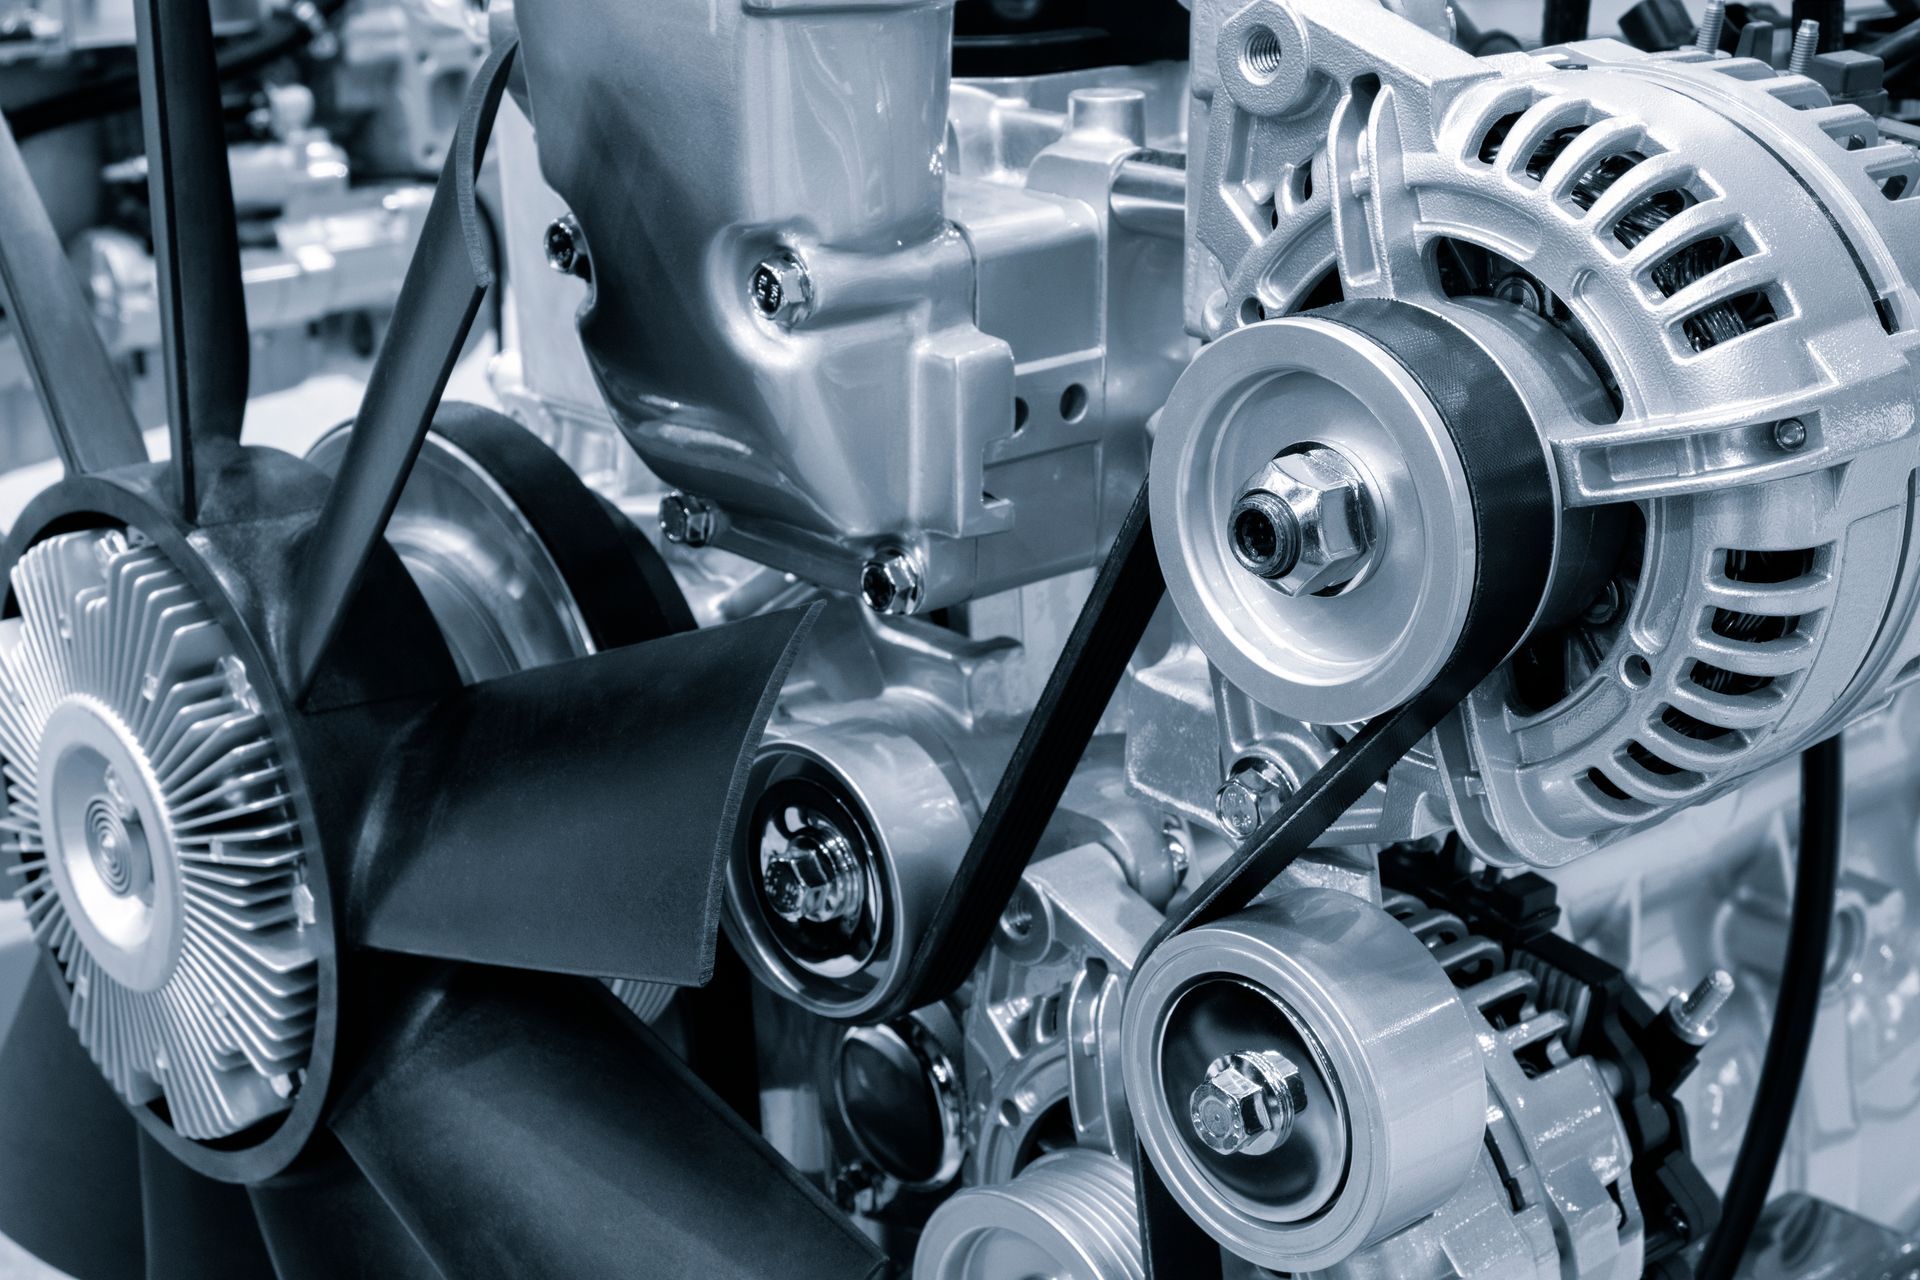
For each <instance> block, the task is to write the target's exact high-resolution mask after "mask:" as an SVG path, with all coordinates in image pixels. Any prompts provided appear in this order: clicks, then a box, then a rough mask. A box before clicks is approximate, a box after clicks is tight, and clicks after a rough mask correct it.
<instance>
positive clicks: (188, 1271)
mask: <svg viewBox="0 0 1920 1280" xmlns="http://www.w3.org/2000/svg"><path fill="white" fill-rule="evenodd" d="M140 1202H141V1213H142V1215H143V1216H144V1217H145V1219H146V1252H147V1280H274V1273H273V1262H272V1260H271V1259H269V1258H268V1257H267V1245H266V1242H265V1241H264V1240H262V1239H261V1238H260V1232H259V1230H258V1229H257V1228H256V1227H255V1226H254V1221H253V1207H252V1205H250V1204H249V1203H248V1201H247V1193H246V1189H245V1188H243V1187H240V1186H237V1185H235V1184H234V1183H231V1182H215V1181H214V1180H213V1179H212V1178H208V1177H203V1176H201V1175H200V1174H197V1173H195V1172H194V1171H193V1170H191V1169H189V1168H187V1166H185V1165H183V1164H181V1163H180V1162H179V1161H178V1160H175V1159H174V1158H173V1157H172V1156H171V1155H168V1154H167V1152H166V1151H164V1150H163V1149H162V1148H161V1147H160V1145H159V1144H158V1143H156V1142H155V1141H154V1140H153V1139H152V1138H149V1137H147V1136H146V1135H145V1134H142V1135H141V1136H140Z"/></svg>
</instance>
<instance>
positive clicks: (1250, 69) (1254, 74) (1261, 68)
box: [1240, 26, 1285, 84]
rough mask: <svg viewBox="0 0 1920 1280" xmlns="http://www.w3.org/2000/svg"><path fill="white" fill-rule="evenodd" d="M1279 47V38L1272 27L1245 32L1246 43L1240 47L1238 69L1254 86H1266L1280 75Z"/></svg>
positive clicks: (1280, 55) (1280, 53) (1280, 51)
mask: <svg viewBox="0 0 1920 1280" xmlns="http://www.w3.org/2000/svg"><path fill="white" fill-rule="evenodd" d="M1284 56H1285V55H1284V53H1283V52H1282V50H1281V47H1280V37H1279V35H1278V34H1276V33H1275V32H1274V30H1273V28H1272V27H1260V26H1257V27H1255V28H1253V30H1251V31H1249V32H1247V40H1246V43H1245V44H1243V45H1242V46H1241V47H1240V69H1241V70H1242V71H1243V72H1245V73H1246V77H1247V79H1249V80H1252V81H1254V82H1255V83H1256V84H1266V83H1267V82H1268V81H1270V80H1272V79H1273V78H1274V77H1275V76H1277V75H1279V74H1280V62H1281V60H1282V58H1283V57H1284Z"/></svg>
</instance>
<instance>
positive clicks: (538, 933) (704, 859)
mask: <svg viewBox="0 0 1920 1280" xmlns="http://www.w3.org/2000/svg"><path fill="white" fill-rule="evenodd" d="M812 620H813V611H812V610H807V611H805V612H801V611H792V612H787V613H779V614H768V615H766V616H764V617H758V618H749V619H746V620H744V621H741V622H735V623H730V624H728V625H727V626H724V627H714V628H711V629H709V630H706V631H693V632H687V633H685V634H682V635H674V636H667V637H664V638H662V639H659V640H651V641H648V642H647V643H646V644H639V645H631V646H629V647H627V648H624V649H611V650H608V651H607V652H605V653H600V654H595V655H594V656H592V657H590V658H577V659H574V660H573V661H570V662H561V663H555V664H554V665H552V666H546V667H536V668H534V669H533V670H530V671H521V672H517V673H515V674H513V675H509V676H501V677H499V678H497V679H493V680H486V681H482V682H481V683H479V684H475V685H469V686H468V687H466V688H464V689H461V690H459V691H458V692H456V693H454V694H452V695H450V696H449V697H448V698H447V700H446V701H445V702H443V703H442V704H441V705H440V706H439V707H438V708H436V709H435V710H434V711H433V712H432V714H430V715H429V716H428V717H427V718H426V719H425V720H424V721H423V722H422V723H421V724H420V725H418V726H417V727H416V728H415V730H414V731H413V732H411V733H409V734H407V735H406V736H405V737H404V738H403V739H402V740H401V741H400V742H399V743H397V744H396V746H395V748H394V749H393V751H392V753H391V755H390V758H389V759H388V761H387V762H386V763H385V765H384V766H383V768H382V770H381V775H382V776H383V777H384V778H385V779H387V783H386V786H385V787H384V788H383V794H382V795H380V796H378V797H376V798H375V800H374V804H373V809H372V813H371V820H370V821H369V822H368V824H367V825H366V827H365V828H364V830H363V834H362V836H361V838H360V840H359V841H358V842H357V845H358V847H359V849H360V857H361V861H360V863H359V864H358V866H357V867H356V874H355V881H356V889H357V895H356V897H355V899H354V901H353V903H352V904H351V905H352V908H353V912H354V914H353V917H352V928H353V936H354V938H355V940H356V941H357V942H359V943H361V944H363V945H366V946H372V947H379V948H382V949H385V950H388V951H401V952H408V953H411V954H415V955H430V956H439V957H441V958H444V959H451V960H473V961H477V962H479V963H482V964H496V965H511V966H514V967H517V968H526V969H547V970H553V971H557V972H562V973H584V974H591V975H593V976H595V977H611V978H642V979H645V980H647V981H649V982H671V983H674V984H675V985H678V986H692V985H698V984H700V983H703V982H705V981H706V980H707V979H708V978H709V977H710V976H711V975H712V971H713V948H714V937H715V930H716V927H717V924H718V920H719V909H720V873H721V868H722V865H723V863H724V861H725V859H726V856H727V852H728V850H729V848H730V847H731V844H732V841H733V828H734V819H735V817H736V811H737V809H738V806H739V799H740V794H741V790H742V788H743V787H744V785H745V782H746V774H747V769H748V767H749V765H750V764H751V763H752V758H753V753H754V750H755V748H756V747H758V745H759V743H760V735H761V732H762V730H763V729H764V728H765V726H766V721H767V715H768V713H769V712H770V711H771V710H772V707H773V701H774V698H775V697H776V696H777V695H778V693H779V692H780V685H781V682H782V680H784V679H785V677H786V673H787V668H788V667H789V666H790V665H791V664H792V661H793V656H794V653H795V652H796V651H797V649H798V648H799V644H800V640H801V638H802V637H803V636H804V634H805V632H806V630H807V628H808V627H809V626H810V625H811V623H812Z"/></svg>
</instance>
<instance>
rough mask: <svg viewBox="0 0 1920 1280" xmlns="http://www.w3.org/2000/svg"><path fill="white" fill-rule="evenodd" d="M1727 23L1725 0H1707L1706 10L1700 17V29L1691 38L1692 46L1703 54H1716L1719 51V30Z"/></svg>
mask: <svg viewBox="0 0 1920 1280" xmlns="http://www.w3.org/2000/svg"><path fill="white" fill-rule="evenodd" d="M1726 25H1727V0H1707V12H1706V15H1705V16H1704V17H1702V18H1701V19H1700V30H1699V33H1698V34H1696V35H1695V36H1694V38H1693V47H1694V48H1696V49H1698V50H1699V51H1700V52H1702V53H1705V54H1717V53H1718V52H1719V51H1720V32H1721V31H1722V30H1723V29H1724V28H1725V27H1726Z"/></svg>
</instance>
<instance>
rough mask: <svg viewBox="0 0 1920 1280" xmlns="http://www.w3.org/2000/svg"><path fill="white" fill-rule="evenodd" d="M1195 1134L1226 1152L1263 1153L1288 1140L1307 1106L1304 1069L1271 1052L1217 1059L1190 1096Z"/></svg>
mask: <svg viewBox="0 0 1920 1280" xmlns="http://www.w3.org/2000/svg"><path fill="white" fill-rule="evenodd" d="M1189 1102H1190V1110H1189V1112H1188V1116H1189V1119H1191V1121H1192V1122H1193V1132H1194V1136H1195V1137H1197V1138H1199V1139H1200V1141H1202V1142H1204V1143H1206V1144H1207V1146H1208V1147H1209V1148H1211V1149H1212V1150H1214V1151H1217V1152H1219V1153H1220V1154H1221V1155H1223V1156H1234V1155H1240V1156H1262V1155H1265V1154H1266V1153H1267V1152H1269V1151H1272V1150H1273V1149H1274V1148H1275V1147H1278V1146H1279V1145H1280V1144H1281V1143H1283V1142H1285V1141H1286V1140H1287V1138H1288V1136H1289V1135H1290V1134H1292V1132H1293V1118H1294V1116H1295V1115H1297V1114H1299V1112H1300V1110H1301V1109H1302V1108H1303V1107H1305V1106H1306V1105H1307V1087H1306V1082H1305V1081H1304V1080H1303V1079H1302V1078H1301V1076H1300V1068H1298V1067H1296V1066H1294V1065H1293V1063H1292V1062H1291V1061H1290V1060H1289V1059H1288V1058H1287V1057H1286V1056H1285V1055H1284V1054H1280V1053H1274V1052H1272V1051H1270V1050H1269V1051H1265V1052H1252V1051H1245V1052H1238V1053H1229V1054H1224V1055H1222V1056H1221V1057H1218V1058H1215V1059H1214V1060H1213V1062H1212V1063H1211V1064H1209V1065H1208V1067H1207V1078H1206V1079H1205V1080H1204V1081H1202V1082H1201V1083H1200V1084H1199V1086H1198V1087H1196V1088H1195V1089H1194V1091H1193V1095H1192V1097H1191V1098H1190V1099H1189Z"/></svg>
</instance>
